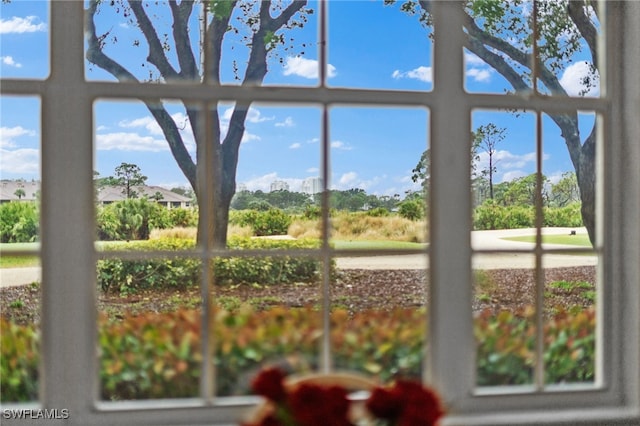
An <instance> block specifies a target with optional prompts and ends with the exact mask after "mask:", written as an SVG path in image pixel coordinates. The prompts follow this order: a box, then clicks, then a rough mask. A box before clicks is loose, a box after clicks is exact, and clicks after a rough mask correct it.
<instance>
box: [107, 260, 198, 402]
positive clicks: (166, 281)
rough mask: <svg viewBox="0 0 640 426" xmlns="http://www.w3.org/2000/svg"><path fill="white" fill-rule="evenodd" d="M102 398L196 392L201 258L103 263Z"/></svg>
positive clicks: (170, 396) (179, 394) (189, 395)
mask: <svg viewBox="0 0 640 426" xmlns="http://www.w3.org/2000/svg"><path fill="white" fill-rule="evenodd" d="M97 268H98V274H99V281H101V277H102V276H105V275H107V274H108V275H109V276H110V280H109V283H110V287H109V288H103V291H102V292H101V293H100V297H99V299H98V309H99V314H100V316H99V320H98V349H99V365H100V395H101V398H102V399H103V400H109V401H121V400H132V399H152V398H183V397H196V396H198V395H199V392H200V387H199V386H200V369H201V361H202V355H201V343H200V330H201V324H202V315H201V313H200V312H201V310H200V308H201V299H200V288H199V281H200V273H201V272H200V271H201V268H200V261H199V260H195V259H188V258H174V259H168V258H152V259H148V260H139V261H136V260H122V259H117V258H115V259H105V260H100V261H99V262H98V265H97Z"/></svg>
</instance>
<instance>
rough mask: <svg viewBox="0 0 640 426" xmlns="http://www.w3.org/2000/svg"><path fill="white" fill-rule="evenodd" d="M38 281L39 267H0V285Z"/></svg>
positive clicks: (6, 285)
mask: <svg viewBox="0 0 640 426" xmlns="http://www.w3.org/2000/svg"><path fill="white" fill-rule="evenodd" d="M34 281H40V267H29V268H0V287H10V286H16V285H24V284H31V283H32V282H34Z"/></svg>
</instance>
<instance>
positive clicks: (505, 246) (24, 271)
mask: <svg viewBox="0 0 640 426" xmlns="http://www.w3.org/2000/svg"><path fill="white" fill-rule="evenodd" d="M571 231H576V233H577V234H579V235H580V234H586V233H587V231H586V230H585V229H584V228H543V229H542V233H543V234H545V235H551V234H560V235H569V233H570V232H571ZM534 234H535V229H533V228H531V229H504V230H498V231H473V232H472V234H471V246H472V247H473V249H474V250H532V249H533V247H534V244H532V243H524V242H518V241H507V240H504V239H503V238H507V237H516V236H524V235H534ZM543 247H544V248H569V249H571V248H573V249H575V248H576V247H578V246H572V245H560V244H545V245H543ZM597 260H598V259H597V257H596V256H589V255H584V254H581V255H570V254H549V255H546V256H545V257H544V259H543V267H545V268H561V267H567V266H584V265H596V264H597ZM336 263H337V266H338V268H339V269H425V268H427V267H428V266H429V265H428V259H427V257H426V256H424V255H419V254H410V255H397V256H395V255H394V256H365V257H341V258H337V259H336ZM533 267H534V257H533V255H532V254H529V253H499V254H478V255H476V256H474V258H473V268H474V269H507V268H511V269H524V268H533ZM40 277H41V271H40V268H39V267H30V268H2V269H0V287H9V286H16V285H25V284H30V283H32V282H34V281H40V280H41V278H40Z"/></svg>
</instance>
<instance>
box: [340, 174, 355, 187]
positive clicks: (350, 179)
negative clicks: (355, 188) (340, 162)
mask: <svg viewBox="0 0 640 426" xmlns="http://www.w3.org/2000/svg"><path fill="white" fill-rule="evenodd" d="M357 179H358V174H357V173H356V172H348V173H345V174H343V175H342V176H340V179H339V180H338V183H339V185H340V186H341V187H346V186H349V185H352V184H353V183H354V182H355V181H356V180H357Z"/></svg>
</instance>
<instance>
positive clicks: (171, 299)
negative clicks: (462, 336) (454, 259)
mask: <svg viewBox="0 0 640 426" xmlns="http://www.w3.org/2000/svg"><path fill="white" fill-rule="evenodd" d="M595 276H596V271H595V267H594V266H580V267H570V268H553V269H546V270H545V284H546V286H545V311H548V312H555V311H558V310H560V309H575V308H584V307H588V306H591V305H592V304H593V295H594V283H595ZM427 280H428V276H427V272H426V271H424V270H366V269H349V270H342V271H339V272H338V274H337V277H336V279H335V281H334V284H333V286H332V288H331V297H332V304H333V306H337V307H341V308H345V309H347V310H349V311H350V312H358V311H363V310H368V309H376V310H391V309H395V308H398V307H418V306H421V305H424V303H425V301H426V299H427V294H426V290H425V289H426V287H427V286H426V283H427ZM558 281H567V282H579V283H582V284H581V285H580V286H569V287H571V288H566V287H567V286H561V287H559V286H553V285H549V283H553V282H558ZM476 282H477V284H476V288H475V297H474V301H473V306H472V309H473V311H474V313H477V312H480V311H484V310H487V309H490V310H491V311H494V312H498V311H502V310H509V311H512V312H518V311H520V310H521V309H523V308H524V307H526V306H531V305H534V300H535V279H534V273H533V271H532V270H530V269H500V270H487V271H482V272H479V273H477V274H476ZM587 283H588V284H590V286H589V285H587ZM217 297H218V299H219V300H220V304H221V305H222V306H223V307H227V308H233V307H236V306H238V305H239V304H241V303H249V304H251V305H252V306H254V308H256V309H268V308H269V307H270V306H274V305H281V306H282V305H284V306H289V307H300V306H308V305H317V304H319V303H320V300H321V298H320V289H319V286H318V285H317V284H287V285H280V286H269V287H267V286H251V285H239V286H225V287H221V288H219V289H217ZM199 300H200V292H199V290H198V289H187V290H181V291H176V290H162V291H158V290H154V291H141V292H138V293H136V294H133V295H120V294H117V293H110V294H103V293H100V294H99V300H98V309H99V310H100V311H104V312H106V313H107V314H108V315H109V316H110V317H113V318H120V317H123V316H124V315H126V314H128V313H133V314H135V313H139V312H149V311H151V312H165V311H170V310H174V309H177V308H179V307H188V308H196V307H197V306H198V304H199ZM70 303H73V301H70ZM0 309H1V311H0V312H2V316H3V317H4V318H7V319H9V320H11V321H13V322H16V323H20V324H26V323H38V322H39V321H40V289H39V287H38V286H35V285H26V286H18V287H7V288H2V289H0Z"/></svg>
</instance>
